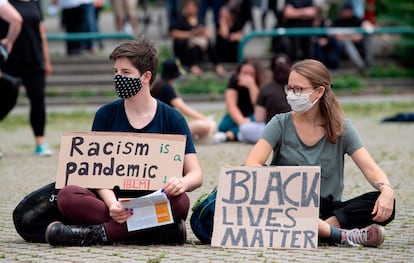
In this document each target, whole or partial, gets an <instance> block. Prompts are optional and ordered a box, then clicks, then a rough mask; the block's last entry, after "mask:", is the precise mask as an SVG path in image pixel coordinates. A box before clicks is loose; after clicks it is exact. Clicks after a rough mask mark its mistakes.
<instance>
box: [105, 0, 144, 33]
mask: <svg viewBox="0 0 414 263" xmlns="http://www.w3.org/2000/svg"><path fill="white" fill-rule="evenodd" d="M111 4H112V8H113V12H114V15H115V27H116V30H117V31H118V32H121V31H124V28H125V27H124V26H125V22H128V23H129V25H130V26H131V29H132V32H128V33H131V34H132V35H134V37H138V14H137V5H138V0H112V1H111Z"/></svg>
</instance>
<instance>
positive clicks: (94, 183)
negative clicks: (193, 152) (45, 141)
mask: <svg viewBox="0 0 414 263" xmlns="http://www.w3.org/2000/svg"><path fill="white" fill-rule="evenodd" d="M185 141H186V137H185V135H170V134H153V133H124V132H75V133H64V134H63V136H62V139H61V145H60V154H59V164H58V174H57V177H56V188H57V189H61V188H62V187H63V186H65V185H69V184H73V185H79V186H82V187H86V188H95V189H102V188H108V189H113V188H114V187H115V186H118V187H119V188H120V189H121V190H158V189H160V188H161V187H162V186H163V185H164V184H165V183H166V182H167V180H168V179H169V178H171V177H174V176H177V177H182V172H183V162H184V152H185Z"/></svg>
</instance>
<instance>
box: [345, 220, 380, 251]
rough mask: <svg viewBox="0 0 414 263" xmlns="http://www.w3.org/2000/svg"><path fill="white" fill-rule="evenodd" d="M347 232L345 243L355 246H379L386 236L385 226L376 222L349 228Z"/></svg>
mask: <svg viewBox="0 0 414 263" xmlns="http://www.w3.org/2000/svg"><path fill="white" fill-rule="evenodd" d="M345 234H346V238H345V240H344V243H345V244H348V245H350V246H353V247H357V246H364V247H378V246H379V245H381V244H382V243H383V242H384V238H385V230H384V227H382V226H380V225H376V224H372V225H370V226H367V227H365V228H361V229H352V230H347V231H346V232H345Z"/></svg>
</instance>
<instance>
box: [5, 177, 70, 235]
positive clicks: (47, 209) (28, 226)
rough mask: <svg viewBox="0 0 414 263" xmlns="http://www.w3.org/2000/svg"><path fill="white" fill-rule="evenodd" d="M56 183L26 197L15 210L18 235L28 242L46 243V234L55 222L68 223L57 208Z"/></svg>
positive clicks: (15, 224)
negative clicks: (47, 229)
mask: <svg viewBox="0 0 414 263" xmlns="http://www.w3.org/2000/svg"><path fill="white" fill-rule="evenodd" d="M57 193H58V190H56V189H55V183H54V182H53V183H50V184H48V185H45V186H43V187H41V188H39V189H37V190H35V191H33V192H32V193H30V194H28V195H26V196H25V197H24V198H23V200H21V201H20V202H19V204H18V205H17V206H16V208H15V209H14V210H13V223H14V227H15V228H16V231H17V233H18V234H19V235H20V236H21V237H22V238H23V239H24V240H26V241H27V242H34V243H46V240H45V232H46V228H47V226H48V225H49V224H50V223H52V222H53V221H61V222H62V223H65V222H67V220H65V217H64V216H63V215H62V213H61V212H60V211H59V209H58V206H57Z"/></svg>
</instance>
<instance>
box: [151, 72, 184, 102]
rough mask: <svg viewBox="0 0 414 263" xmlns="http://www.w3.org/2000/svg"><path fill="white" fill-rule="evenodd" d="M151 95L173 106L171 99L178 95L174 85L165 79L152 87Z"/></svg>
mask: <svg viewBox="0 0 414 263" xmlns="http://www.w3.org/2000/svg"><path fill="white" fill-rule="evenodd" d="M151 95H152V96H153V97H154V98H157V99H159V100H160V101H162V102H164V103H166V104H168V105H170V106H172V105H171V101H172V100H173V99H175V98H177V97H178V96H177V93H176V92H175V90H174V87H173V86H171V84H170V83H168V82H167V81H165V80H164V79H161V80H159V81H158V82H157V83H155V84H154V86H153V87H152V88H151Z"/></svg>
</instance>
